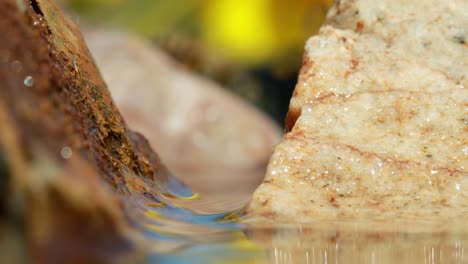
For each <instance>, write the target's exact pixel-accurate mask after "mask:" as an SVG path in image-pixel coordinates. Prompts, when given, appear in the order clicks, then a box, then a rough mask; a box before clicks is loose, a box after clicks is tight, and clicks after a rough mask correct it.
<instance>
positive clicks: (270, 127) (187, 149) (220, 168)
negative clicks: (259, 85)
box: [85, 29, 281, 211]
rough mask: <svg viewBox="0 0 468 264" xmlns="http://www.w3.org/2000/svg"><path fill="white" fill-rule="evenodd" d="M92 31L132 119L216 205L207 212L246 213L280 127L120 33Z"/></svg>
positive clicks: (115, 92)
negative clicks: (240, 210)
mask: <svg viewBox="0 0 468 264" xmlns="http://www.w3.org/2000/svg"><path fill="white" fill-rule="evenodd" d="M86 32H87V33H86V34H85V37H86V39H87V43H88V45H89V46H90V49H91V52H92V53H93V55H94V58H95V59H96V62H97V65H98V66H99V68H100V69H101V71H102V73H103V76H104V79H105V80H106V82H107V83H108V84H109V87H110V91H111V93H112V96H113V98H114V100H115V101H116V103H117V106H118V107H119V109H121V111H122V114H123V116H124V117H125V120H127V122H128V124H129V126H130V127H131V128H133V129H135V130H137V131H139V132H141V133H142V134H144V135H145V136H146V137H147V138H148V139H149V141H150V143H151V145H152V146H154V148H155V149H157V150H158V153H159V154H160V155H161V159H162V161H163V162H164V164H166V165H167V166H168V168H169V169H170V170H171V172H173V173H174V175H175V176H177V177H179V178H180V179H181V180H183V181H184V182H186V183H187V184H188V185H189V186H190V187H192V188H193V189H194V190H195V191H197V192H199V193H200V194H201V196H202V197H203V198H204V199H203V200H204V203H209V205H207V204H205V205H204V206H203V210H204V211H206V210H215V211H226V210H231V209H237V208H239V207H241V206H243V205H244V204H245V202H246V201H247V200H248V199H249V198H250V196H251V194H252V192H253V191H254V189H255V188H256V187H258V185H259V184H260V182H261V181H262V179H263V176H264V175H265V168H266V164H267V162H268V159H269V157H270V155H271V151H272V149H273V146H274V144H276V143H277V141H279V138H280V133H281V132H280V129H279V128H278V127H277V126H276V124H275V123H274V122H273V121H272V120H270V119H269V118H268V117H267V116H266V115H265V114H263V113H261V112H260V111H258V110H256V109H255V108H254V107H253V106H250V105H248V104H247V103H245V102H243V101H242V100H241V99H240V98H237V97H236V96H234V95H232V94H230V93H229V92H228V91H225V89H223V88H222V87H220V86H218V85H217V84H215V83H214V82H212V81H210V80H208V79H205V78H203V77H200V76H196V75H195V74H193V73H190V72H189V71H188V70H187V69H185V68H183V67H182V66H181V65H179V64H177V63H176V62H175V61H174V60H173V59H172V58H170V57H169V56H168V55H166V54H165V53H164V52H163V51H161V50H159V49H158V48H157V47H154V46H153V45H149V44H147V43H145V42H143V41H142V40H139V39H137V38H135V37H132V36H130V35H128V34H124V33H122V32H117V31H109V30H96V29H93V30H87V31H86ZM221 201H222V203H221V204H219V203H220V202H221ZM217 204H218V205H217Z"/></svg>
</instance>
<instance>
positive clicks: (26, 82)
mask: <svg viewBox="0 0 468 264" xmlns="http://www.w3.org/2000/svg"><path fill="white" fill-rule="evenodd" d="M24 85H26V86H28V87H31V86H33V85H34V79H33V77H32V76H27V77H26V78H24Z"/></svg>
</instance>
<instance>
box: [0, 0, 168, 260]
mask: <svg viewBox="0 0 468 264" xmlns="http://www.w3.org/2000/svg"><path fill="white" fill-rule="evenodd" d="M0 32H1V35H2V40H1V41H0V87H1V89H0V191H1V192H0V223H1V225H0V251H1V252H0V253H1V256H2V257H1V259H2V261H7V262H5V263H23V262H25V263H29V262H30V261H31V260H34V261H33V262H34V263H65V262H66V263H107V262H109V263H116V261H117V260H119V262H120V261H123V260H124V259H127V258H129V261H130V262H131V263H135V259H134V258H133V257H135V256H137V255H134V254H135V251H134V249H135V248H134V245H133V244H132V243H130V239H129V236H128V229H127V224H126V223H127V221H126V219H125V217H124V215H123V211H122V210H121V206H122V200H121V199H120V198H121V197H125V196H126V195H130V194H137V193H142V192H145V191H148V192H150V191H151V190H154V188H153V187H154V185H155V183H156V180H159V181H164V180H166V179H167V174H166V171H165V168H164V167H162V166H161V165H160V162H159V160H158V158H157V156H156V154H155V153H154V152H153V151H152V150H151V148H150V147H149V144H148V142H147V141H146V140H145V139H144V138H143V137H141V136H140V135H139V134H137V133H134V132H132V131H130V130H129V129H128V128H127V126H126V124H125V122H124V120H123V118H122V117H121V116H120V114H119V112H118V110H117V108H116V107H115V105H114V103H113V101H112V99H111V97H110V94H109V92H108V90H107V88H106V85H105V84H104V82H103V81H102V78H101V76H100V74H99V72H98V70H97V68H96V66H95V65H94V63H93V61H92V59H91V57H90V54H89V52H88V49H87V48H86V45H85V44H84V42H83V39H82V38H81V34H80V33H79V31H78V30H77V28H76V27H75V26H74V25H73V24H72V23H71V22H70V21H69V20H68V19H66V18H64V17H63V16H62V13H61V12H60V10H58V9H57V8H56V7H55V6H54V5H53V4H52V3H51V2H49V1H47V0H40V1H39V0H36V1H26V0H16V1H15V0H2V1H0ZM122 257H124V259H122Z"/></svg>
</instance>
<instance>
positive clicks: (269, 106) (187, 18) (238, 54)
mask: <svg viewBox="0 0 468 264" xmlns="http://www.w3.org/2000/svg"><path fill="white" fill-rule="evenodd" d="M66 2H67V3H68V4H69V7H70V8H71V9H72V10H73V11H74V12H76V13H78V14H79V15H80V16H83V17H84V19H85V20H86V23H92V24H100V25H106V26H113V27H119V28H122V29H125V30H128V31H130V32H133V33H136V34H138V35H140V36H141V37H144V38H146V39H149V40H151V41H153V42H154V43H155V44H157V45H159V46H161V47H162V48H163V49H165V50H166V51H168V52H169V53H170V54H172V55H173V56H174V57H175V58H176V59H178V60H179V61H180V62H182V63H183V64H185V65H186V66H187V67H190V68H191V69H192V70H194V71H196V72H199V73H200V74H203V75H206V76H208V77H210V78H211V79H214V80H216V81H217V82H219V83H221V84H223V85H224V86H225V87H228V88H229V89H231V90H232V91H234V92H235V93H237V94H239V95H240V96H242V97H243V98H245V99H246V100H248V101H250V102H252V103H254V104H255V105H257V106H258V107H259V108H261V109H263V110H264V111H265V112H267V113H269V114H270V115H271V116H272V117H273V118H274V119H276V120H277V121H278V122H279V123H282V120H283V118H284V116H285V113H286V110H287V106H288V103H289V98H290V95H291V93H292V90H293V88H294V86H295V82H296V77H297V73H298V70H299V68H300V65H301V60H302V53H303V47H304V44H305V41H306V40H307V38H309V37H310V36H312V35H313V34H315V33H316V32H317V30H318V28H319V27H320V25H321V24H322V23H323V21H324V18H325V15H326V11H327V9H328V8H329V7H330V5H331V4H332V0H295V1H285V0H170V1H169V0H66Z"/></svg>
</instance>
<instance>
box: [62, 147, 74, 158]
mask: <svg viewBox="0 0 468 264" xmlns="http://www.w3.org/2000/svg"><path fill="white" fill-rule="evenodd" d="M72 154H73V151H72V149H71V148H70V147H68V146H66V147H63V148H62V149H61V150H60V156H62V158H64V159H69V158H71V156H72Z"/></svg>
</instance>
